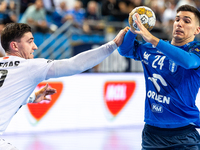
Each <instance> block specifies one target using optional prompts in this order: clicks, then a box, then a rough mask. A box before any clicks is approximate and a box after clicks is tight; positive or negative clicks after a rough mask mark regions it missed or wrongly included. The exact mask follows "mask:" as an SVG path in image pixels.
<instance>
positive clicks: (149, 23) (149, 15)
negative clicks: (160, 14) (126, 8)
mask: <svg viewBox="0 0 200 150" xmlns="http://www.w3.org/2000/svg"><path fill="white" fill-rule="evenodd" d="M136 13H138V14H139V16H140V20H141V23H142V24H143V25H144V26H145V28H147V30H149V31H150V30H151V29H153V27H154V25H155V23H156V17H155V14H154V12H153V11H152V10H151V9H150V8H148V7H145V6H140V7H136V8H135V9H133V10H132V11H131V12H130V14H129V25H130V27H131V28H132V29H133V30H139V28H138V27H137V24H136V23H135V20H136V17H135V14H136Z"/></svg>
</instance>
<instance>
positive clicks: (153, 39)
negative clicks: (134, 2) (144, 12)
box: [131, 14, 159, 46]
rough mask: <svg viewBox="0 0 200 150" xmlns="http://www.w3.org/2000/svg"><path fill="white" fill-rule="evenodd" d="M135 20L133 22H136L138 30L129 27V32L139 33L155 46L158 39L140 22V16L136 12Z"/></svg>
mask: <svg viewBox="0 0 200 150" xmlns="http://www.w3.org/2000/svg"><path fill="white" fill-rule="evenodd" d="M135 16H136V20H135V23H136V24H137V26H138V28H139V31H138V30H135V31H134V30H133V29H132V28H131V32H133V33H134V34H140V35H141V36H142V38H143V39H144V40H145V41H146V42H149V43H151V44H153V45H154V46H157V44H158V42H159V39H158V38H157V37H155V36H153V35H152V34H151V33H150V32H149V31H148V30H147V29H146V28H145V26H144V25H143V24H142V22H141V20H140V16H139V14H136V15H135Z"/></svg>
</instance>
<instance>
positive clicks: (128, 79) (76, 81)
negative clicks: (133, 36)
mask: <svg viewBox="0 0 200 150" xmlns="http://www.w3.org/2000/svg"><path fill="white" fill-rule="evenodd" d="M42 3H43V5H42ZM182 4H190V5H193V6H196V7H197V8H198V9H200V1H199V0H94V1H89V0H81V1H76V0H0V32H1V31H2V29H3V27H4V26H5V24H7V23H10V22H26V23H28V24H30V25H31V26H32V27H33V35H34V38H35V40H34V41H35V43H36V45H37V46H38V50H36V51H35V52H34V55H35V58H47V59H63V58H70V57H73V56H74V55H76V54H78V53H80V52H83V51H86V50H89V49H91V48H95V47H98V46H100V45H102V44H104V43H106V42H108V41H110V40H112V39H113V38H114V37H115V35H116V34H117V33H118V32H119V30H121V29H123V28H124V27H126V26H128V20H127V19H128V14H129V12H130V11H131V10H132V9H134V8H135V7H137V6H143V5H145V6H148V7H150V8H151V9H152V10H153V11H154V12H155V14H156V19H157V22H156V25H155V27H154V28H153V30H151V32H152V34H153V35H155V36H157V37H158V38H161V39H164V40H170V39H171V32H172V25H173V20H174V17H175V16H174V14H175V11H176V8H177V7H178V6H180V5H182ZM33 6H34V7H35V8H37V9H38V10H40V13H41V15H40V13H39V14H37V15H36V13H33V11H30V10H31V9H33ZM31 7H32V8H31ZM28 9H29V11H28ZM42 15H45V18H44V17H42ZM27 16H35V17H33V18H34V19H35V20H32V21H30V20H27V19H26V18H27ZM33 22H34V23H33ZM43 23H44V24H43ZM137 38H138V40H142V38H141V37H139V36H138V37H137ZM195 40H200V36H197V37H196V39H195ZM2 50H3V49H2V48H1V51H2ZM46 82H48V83H49V85H50V86H51V87H54V88H56V89H57V91H58V93H57V94H56V95H53V96H52V97H51V99H52V101H51V102H48V103H47V102H42V103H39V104H28V105H27V106H23V107H22V108H21V110H19V112H18V113H17V114H16V115H15V116H14V118H13V120H12V121H11V123H10V125H9V127H8V129H7V130H6V132H5V134H4V135H3V138H4V139H6V140H7V141H9V142H11V143H12V144H13V145H15V146H16V147H17V148H19V150H139V149H141V146H140V145H141V132H142V128H143V118H144V117H143V115H144V99H145V83H144V79H143V70H142V67H141V63H140V62H136V61H134V60H132V59H128V58H125V57H121V56H120V55H119V54H118V52H117V51H115V52H114V53H113V54H111V55H110V56H109V57H108V58H107V59H105V60H104V61H103V62H102V63H101V64H99V65H97V66H95V67H94V68H92V69H90V70H87V71H85V72H84V73H81V74H79V75H75V76H71V77H65V78H59V79H51V80H48V81H46ZM44 85H45V82H43V83H40V84H39V85H38V87H37V88H40V87H42V86H44ZM37 88H36V90H37ZM199 99H200V97H199V95H198V97H197V105H199V106H200V100H199Z"/></svg>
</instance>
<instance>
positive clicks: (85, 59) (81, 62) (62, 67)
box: [47, 41, 117, 79]
mask: <svg viewBox="0 0 200 150" xmlns="http://www.w3.org/2000/svg"><path fill="white" fill-rule="evenodd" d="M115 49H117V45H116V44H115V42H114V41H111V42H108V43H106V44H104V45H102V46H100V47H98V48H95V49H92V50H88V51H85V52H82V53H80V54H78V55H76V56H74V57H72V58H69V59H63V60H56V61H54V62H53V65H52V66H51V67H50V69H49V71H48V73H47V79H49V78H57V77H63V76H70V75H74V74H78V73H81V72H83V71H86V70H88V69H90V68H92V67H94V66H96V65H97V64H99V63H100V62H102V61H103V60H104V59H105V58H106V57H108V56H109V55H110V54H111V53H112V52H113V51H114V50H115Z"/></svg>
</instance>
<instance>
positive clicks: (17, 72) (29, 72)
mask: <svg viewBox="0 0 200 150" xmlns="http://www.w3.org/2000/svg"><path fill="white" fill-rule="evenodd" d="M47 61H48V60H45V59H23V58H20V57H16V56H9V57H3V58H0V95H1V98H0V132H3V131H4V130H5V129H6V127H7V126H8V124H9V122H10V120H11V119H12V116H13V115H14V114H15V113H16V112H17V110H18V109H19V107H20V106H21V105H23V104H25V103H26V101H27V99H28V97H29V96H30V94H31V93H32V92H33V91H34V89H35V87H36V86H37V85H38V84H39V83H40V82H41V81H43V80H45V78H46V74H47V71H48V70H49V68H50V67H51V65H52V63H48V62H47Z"/></svg>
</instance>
